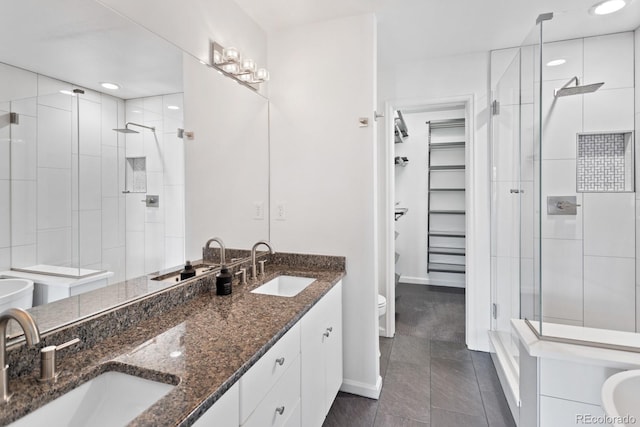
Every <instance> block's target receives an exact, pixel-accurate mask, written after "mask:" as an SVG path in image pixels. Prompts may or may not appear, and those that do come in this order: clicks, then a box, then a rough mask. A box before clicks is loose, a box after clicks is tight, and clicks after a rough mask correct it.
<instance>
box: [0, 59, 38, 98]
mask: <svg viewBox="0 0 640 427" xmlns="http://www.w3.org/2000/svg"><path fill="white" fill-rule="evenodd" d="M37 94H38V77H37V75H36V74H35V73H32V72H30V71H26V70H23V69H22V68H18V67H12V66H11V65H7V64H2V63H0V101H11V100H15V99H24V98H34V97H35V96H36V95H37Z"/></svg>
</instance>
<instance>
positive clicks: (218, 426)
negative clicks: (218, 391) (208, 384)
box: [193, 383, 240, 427]
mask: <svg viewBox="0 0 640 427" xmlns="http://www.w3.org/2000/svg"><path fill="white" fill-rule="evenodd" d="M239 405H240V390H239V387H238V383H235V384H234V385H233V386H231V388H230V389H229V390H227V391H226V392H225V394H223V395H222V397H221V398H220V399H219V400H218V401H217V402H216V403H214V404H213V406H212V407H211V408H209V409H208V410H207V412H205V413H204V414H203V415H202V416H201V417H200V418H198V419H197V420H196V422H195V423H193V426H194V427H207V426H211V427H214V426H215V427H238V426H239V425H240V411H239V408H238V407H239Z"/></svg>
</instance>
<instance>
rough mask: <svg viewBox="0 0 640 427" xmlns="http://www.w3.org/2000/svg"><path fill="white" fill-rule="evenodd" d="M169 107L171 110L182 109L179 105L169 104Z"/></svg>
mask: <svg viewBox="0 0 640 427" xmlns="http://www.w3.org/2000/svg"><path fill="white" fill-rule="evenodd" d="M167 108H168V109H169V110H179V109H180V107H178V106H177V105H168V106H167Z"/></svg>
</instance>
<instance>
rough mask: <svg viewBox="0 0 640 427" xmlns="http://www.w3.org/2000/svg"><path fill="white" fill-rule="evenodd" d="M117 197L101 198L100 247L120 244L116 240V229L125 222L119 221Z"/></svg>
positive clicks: (111, 246)
mask: <svg viewBox="0 0 640 427" xmlns="http://www.w3.org/2000/svg"><path fill="white" fill-rule="evenodd" d="M119 211H120V206H119V198H118V197H104V198H103V199H102V247H103V248H104V249H111V248H116V247H119V246H121V245H120V242H119V241H118V230H119V228H120V227H122V229H124V226H125V224H124V223H122V224H121V223H120V222H119V219H120V218H119V215H118V213H119Z"/></svg>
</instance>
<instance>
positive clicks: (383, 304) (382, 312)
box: [378, 294, 387, 317]
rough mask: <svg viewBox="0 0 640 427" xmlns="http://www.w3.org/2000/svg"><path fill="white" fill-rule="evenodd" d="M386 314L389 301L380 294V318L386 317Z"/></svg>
mask: <svg viewBox="0 0 640 427" xmlns="http://www.w3.org/2000/svg"><path fill="white" fill-rule="evenodd" d="M386 312H387V299H386V298H385V297H384V296H383V295H380V294H378V317H380V316H384V315H385V313H386Z"/></svg>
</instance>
